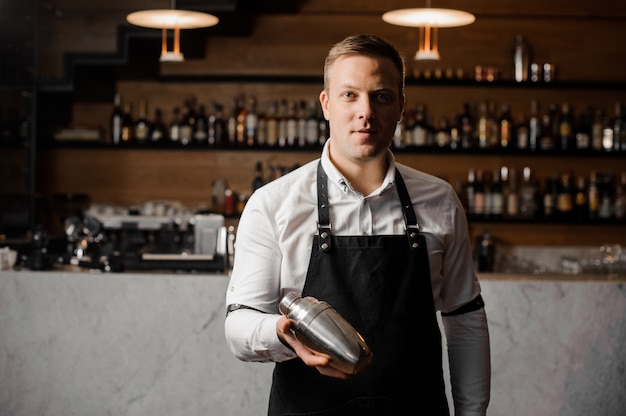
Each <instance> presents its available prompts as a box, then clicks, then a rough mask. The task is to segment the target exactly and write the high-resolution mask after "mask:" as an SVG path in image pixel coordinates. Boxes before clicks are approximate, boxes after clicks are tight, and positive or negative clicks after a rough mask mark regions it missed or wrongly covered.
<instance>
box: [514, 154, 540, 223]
mask: <svg viewBox="0 0 626 416" xmlns="http://www.w3.org/2000/svg"><path fill="white" fill-rule="evenodd" d="M536 194H537V189H536V187H535V182H534V178H533V175H532V170H531V168H530V167H528V166H525V167H524V168H523V169H522V183H521V185H520V191H519V217H520V218H524V219H533V218H535V217H536V216H537V209H538V204H537V200H536Z"/></svg>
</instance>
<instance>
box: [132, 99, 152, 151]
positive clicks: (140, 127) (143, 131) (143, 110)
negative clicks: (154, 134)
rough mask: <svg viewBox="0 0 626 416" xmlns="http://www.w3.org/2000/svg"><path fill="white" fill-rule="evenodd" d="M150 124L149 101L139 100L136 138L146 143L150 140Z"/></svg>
mask: <svg viewBox="0 0 626 416" xmlns="http://www.w3.org/2000/svg"><path fill="white" fill-rule="evenodd" d="M149 132H150V125H149V123H148V103H147V102H146V100H140V101H139V113H138V116H137V120H136V121H135V127H134V135H135V140H136V141H137V142H140V143H144V142H146V141H147V140H148V133H149Z"/></svg>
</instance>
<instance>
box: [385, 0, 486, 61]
mask: <svg viewBox="0 0 626 416" xmlns="http://www.w3.org/2000/svg"><path fill="white" fill-rule="evenodd" d="M383 20H384V21H385V22H387V23H390V24H392V25H397V26H408V27H417V28H419V47H418V50H417V53H416V54H415V60H417V61H437V60H439V58H440V55H439V45H438V39H437V35H438V30H439V28H440V27H457V26H466V25H469V24H472V23H474V21H476V18H475V17H474V15H473V14H471V13H468V12H464V11H462V10H453V9H436V8H431V7H430V0H429V1H428V2H427V7H424V8H416V9H398V10H392V11H389V12H387V13H385V14H383Z"/></svg>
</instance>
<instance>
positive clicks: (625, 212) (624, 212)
mask: <svg viewBox="0 0 626 416" xmlns="http://www.w3.org/2000/svg"><path fill="white" fill-rule="evenodd" d="M613 215H614V217H615V219H616V220H618V221H624V220H625V219H626V171H624V172H622V173H621V174H620V177H619V181H618V182H617V183H616V185H615V198H614V200H613Z"/></svg>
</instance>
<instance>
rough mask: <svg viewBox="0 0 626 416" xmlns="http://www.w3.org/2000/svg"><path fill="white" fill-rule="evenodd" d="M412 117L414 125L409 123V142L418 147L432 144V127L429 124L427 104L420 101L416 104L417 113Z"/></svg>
mask: <svg viewBox="0 0 626 416" xmlns="http://www.w3.org/2000/svg"><path fill="white" fill-rule="evenodd" d="M411 119H412V122H413V123H412V127H411V126H408V125H407V129H409V130H410V135H411V140H410V142H408V143H407V144H409V145H412V146H417V147H423V146H428V145H429V144H430V139H429V136H430V135H431V127H430V126H429V125H428V120H427V118H426V104H424V103H423V102H421V101H419V102H418V103H417V104H416V105H415V113H414V116H413V117H412V118H411Z"/></svg>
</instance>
